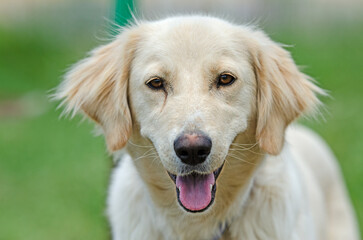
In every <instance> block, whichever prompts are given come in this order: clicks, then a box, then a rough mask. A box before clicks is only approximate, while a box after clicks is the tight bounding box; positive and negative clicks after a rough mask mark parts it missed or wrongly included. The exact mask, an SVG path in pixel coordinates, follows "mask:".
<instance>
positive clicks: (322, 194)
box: [56, 16, 359, 240]
mask: <svg viewBox="0 0 363 240" xmlns="http://www.w3.org/2000/svg"><path fill="white" fill-rule="evenodd" d="M319 94H324V91H323V90H321V89H320V88H318V87H317V86H316V85H314V83H313V82H312V81H311V79H310V78H309V77H308V76H306V75H304V74H303V73H301V72H300V71H299V69H298V68H297V66H296V65H295V63H294V61H293V60H292V58H291V56H290V54H289V53H288V52H287V51H286V50H284V49H283V48H282V47H281V46H280V45H279V44H276V43H275V42H273V41H272V40H271V39H270V38H269V37H267V36H266V35H265V34H264V33H263V32H261V31H260V30H257V29H255V28H253V27H249V26H239V25H235V24H232V23H229V22H227V21H225V20H221V19H218V18H213V17H206V16H180V17H172V18H166V19H163V20H159V21H153V22H146V21H145V22H139V23H136V24H134V25H133V26H129V27H126V28H124V29H123V30H122V31H121V33H120V34H119V35H118V36H117V37H116V38H115V39H114V40H113V41H112V42H111V43H109V44H106V45H104V46H101V47H99V48H97V49H95V50H94V51H92V52H91V54H90V56H89V57H87V58H86V59H84V60H82V61H81V62H79V63H78V64H76V65H75V66H74V67H73V68H72V69H71V70H70V71H69V73H68V74H67V75H66V77H65V80H64V81H63V82H62V84H61V85H60V86H59V88H58V90H57V93H56V98H57V99H59V100H62V101H63V105H64V106H65V111H66V112H71V113H76V112H83V113H84V114H85V115H86V116H88V117H89V118H90V119H92V120H93V121H95V122H96V123H97V125H99V126H100V127H101V129H102V130H103V133H104V136H105V139H106V143H107V146H108V149H109V151H110V152H112V153H114V155H115V156H118V157H117V158H118V159H117V160H119V164H118V166H117V167H116V168H115V169H114V172H113V175H112V177H111V183H110V189H109V195H108V201H107V205H108V208H107V214H108V218H109V221H110V224H111V229H112V236H113V239H114V240H142V239H145V240H146V239H147V240H150V239H152V240H154V239H156V240H158V239H160V240H161V239H164V240H183V239H188V240H190V239H192V240H216V239H224V240H225V239H234V240H237V239H238V240H242V239H243V240H257V239H258V240H268V239H275V240H313V239H314V240H323V239H325V240H338V239H339V240H356V239H358V238H359V236H358V229H357V226H356V221H355V217H354V214H353V211H352V207H351V204H350V201H349V199H348V197H347V193H346V190H345V186H344V183H343V179H342V177H341V174H340V170H339V168H338V166H337V163H336V160H335V158H334V156H333V154H332V152H331V151H330V150H329V148H328V147H327V145H326V144H325V143H324V142H323V141H322V140H321V139H320V138H319V137H318V136H317V135H315V134H314V133H313V132H311V131H310V130H308V129H306V128H304V127H301V126H297V125H296V126H289V125H290V124H291V123H292V122H293V121H294V120H295V119H297V118H298V117H299V116H301V115H302V114H304V113H308V112H312V111H314V110H315V109H316V107H317V105H319V100H318V98H317V95H319ZM121 149H123V151H122V152H120V151H119V150H121Z"/></svg>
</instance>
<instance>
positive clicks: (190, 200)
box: [168, 164, 223, 213]
mask: <svg viewBox="0 0 363 240" xmlns="http://www.w3.org/2000/svg"><path fill="white" fill-rule="evenodd" d="M222 168H223V164H222V166H221V167H220V168H218V169H217V170H215V171H214V172H212V173H210V174H200V173H196V172H192V173H191V174H188V175H184V176H177V175H174V174H171V173H169V172H168V174H169V176H170V178H171V179H172V180H173V181H174V183H175V186H176V193H177V197H178V202H179V204H180V205H181V206H182V207H183V208H184V209H185V210H186V211H188V212H193V213H195V212H203V211H205V210H206V209H208V207H209V206H211V205H212V203H213V202H214V197H215V194H216V190H217V186H216V181H217V178H218V176H219V174H220V173H221V170H222Z"/></svg>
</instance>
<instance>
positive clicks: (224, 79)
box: [217, 73, 236, 87]
mask: <svg viewBox="0 0 363 240" xmlns="http://www.w3.org/2000/svg"><path fill="white" fill-rule="evenodd" d="M235 80H236V77H235V76H233V75H232V74H230V73H223V74H221V75H219V77H218V81H217V87H219V86H228V85H231V84H232V83H233V82H234V81H235Z"/></svg>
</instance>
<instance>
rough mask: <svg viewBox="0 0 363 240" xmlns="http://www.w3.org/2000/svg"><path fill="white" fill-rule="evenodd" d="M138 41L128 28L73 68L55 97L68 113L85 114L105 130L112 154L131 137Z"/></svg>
mask: <svg viewBox="0 0 363 240" xmlns="http://www.w3.org/2000/svg"><path fill="white" fill-rule="evenodd" d="M136 42H137V35H136V33H134V32H133V30H130V29H129V30H126V31H124V32H123V33H122V34H120V35H119V36H118V37H117V38H116V39H115V40H113V41H112V42H111V43H109V44H107V45H104V46H101V47H98V48H96V49H95V50H93V51H92V52H91V53H90V56H89V57H87V58H86V59H84V60H82V61H80V62H79V63H77V64H75V66H73V67H72V69H71V70H70V71H69V72H68V73H67V74H66V76H65V79H64V81H63V82H62V83H61V84H60V86H59V87H58V89H57V92H56V94H55V99H58V100H63V102H62V103H61V105H63V104H64V105H65V106H66V107H65V112H66V113H70V112H72V113H73V114H72V116H73V115H75V113H77V112H78V111H82V112H83V113H85V114H86V115H87V116H88V117H90V118H91V119H92V120H94V121H95V122H96V123H97V124H99V125H100V126H101V127H102V129H103V133H104V135H105V138H106V143H107V146H108V149H109V150H110V151H116V150H119V149H121V148H122V147H123V146H124V145H125V144H126V142H127V140H128V138H129V136H130V134H131V128H132V120H131V115H130V110H129V107H128V103H127V85H128V78H129V70H130V65H131V61H132V58H133V53H134V51H135V48H136Z"/></svg>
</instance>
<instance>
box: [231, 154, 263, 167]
mask: <svg viewBox="0 0 363 240" xmlns="http://www.w3.org/2000/svg"><path fill="white" fill-rule="evenodd" d="M227 157H232V158H234V159H237V160H239V161H241V162H245V163H248V164H251V165H256V163H253V162H249V161H247V160H244V159H242V158H240V157H238V156H236V155H233V154H227ZM227 162H228V161H227Z"/></svg>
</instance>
